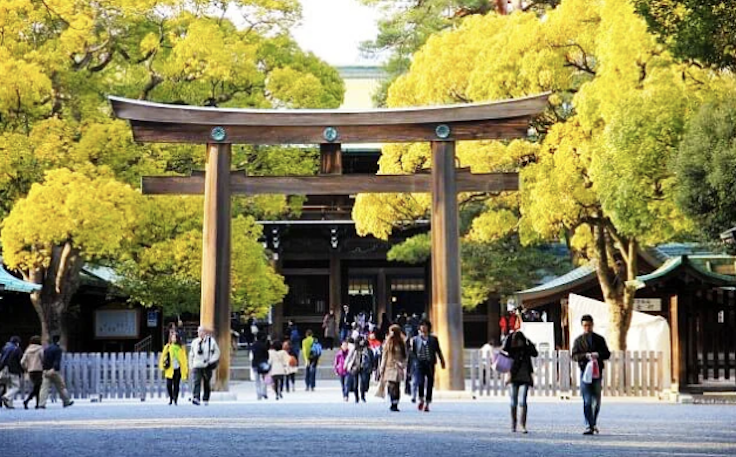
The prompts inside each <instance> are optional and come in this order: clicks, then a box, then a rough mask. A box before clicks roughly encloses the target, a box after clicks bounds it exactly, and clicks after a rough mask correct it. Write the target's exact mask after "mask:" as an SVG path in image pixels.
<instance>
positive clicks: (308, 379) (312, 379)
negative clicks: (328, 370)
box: [304, 362, 317, 389]
mask: <svg viewBox="0 0 736 457" xmlns="http://www.w3.org/2000/svg"><path fill="white" fill-rule="evenodd" d="M304 382H305V383H306V385H307V389H314V388H315V386H316V382H317V363H316V362H309V363H308V364H307V367H306V370H305V376H304Z"/></svg>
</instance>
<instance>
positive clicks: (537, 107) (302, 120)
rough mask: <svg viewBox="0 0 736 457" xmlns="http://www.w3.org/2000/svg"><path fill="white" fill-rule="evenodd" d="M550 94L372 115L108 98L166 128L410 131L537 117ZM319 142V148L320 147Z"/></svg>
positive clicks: (127, 113)
mask: <svg viewBox="0 0 736 457" xmlns="http://www.w3.org/2000/svg"><path fill="white" fill-rule="evenodd" d="M549 95H550V94H549V93H543V94H539V95H532V96H529V97H522V98H516V99H511V100H500V101H494V102H483V103H465V104H458V105H445V106H427V107H413V108H379V109H370V110H340V109H338V110H314V109H313V110H279V109H238V108H215V107H199V106H188V105H169V104H165V103H152V102H147V101H142V100H133V99H128V98H121V97H112V96H111V97H108V99H109V100H110V103H111V104H112V109H113V112H114V113H115V115H116V116H117V117H119V118H120V119H127V120H130V121H145V122H156V123H164V124H187V125H196V124H200V125H208V126H210V127H213V126H233V125H241V126H253V127H257V128H262V127H294V126H304V127H307V126H311V127H329V126H332V127H335V126H344V127H348V126H374V127H376V126H378V127H381V126H391V125H400V126H404V127H405V126H407V125H412V124H444V123H455V122H466V121H480V120H499V119H508V118H514V117H529V116H536V115H537V114H539V113H541V112H542V111H544V109H545V108H546V107H547V99H548V98H549ZM320 142H321V141H317V142H316V143H320Z"/></svg>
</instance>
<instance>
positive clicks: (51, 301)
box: [22, 242, 84, 349]
mask: <svg viewBox="0 0 736 457" xmlns="http://www.w3.org/2000/svg"><path fill="white" fill-rule="evenodd" d="M83 264H84V259H82V257H81V256H80V255H79V250H78V249H76V248H74V247H73V246H72V245H71V243H69V242H67V243H65V244H63V245H57V246H54V247H53V248H51V260H50V262H49V265H48V267H46V268H44V267H38V268H36V269H34V270H31V271H22V274H23V278H24V279H25V280H26V281H29V282H33V283H35V284H40V285H41V290H40V291H38V292H34V293H32V294H31V303H32V304H33V308H34V309H35V310H36V314H38V318H39V320H40V321H41V338H42V340H43V342H44V344H46V343H48V342H49V341H50V340H51V337H52V336H54V335H59V336H60V341H59V344H60V345H61V347H63V348H64V349H67V348H68V341H69V335H68V333H67V322H66V319H67V316H66V312H67V310H68V309H69V303H70V302H71V299H72V296H73V295H74V293H75V292H76V291H77V289H78V288H79V272H80V271H81V270H82V265H83Z"/></svg>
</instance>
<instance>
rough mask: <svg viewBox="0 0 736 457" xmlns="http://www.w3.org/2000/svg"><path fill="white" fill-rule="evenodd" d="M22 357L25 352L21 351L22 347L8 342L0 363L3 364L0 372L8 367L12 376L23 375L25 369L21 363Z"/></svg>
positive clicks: (0, 357) (0, 356)
mask: <svg viewBox="0 0 736 457" xmlns="http://www.w3.org/2000/svg"><path fill="white" fill-rule="evenodd" d="M22 357H23V351H21V350H20V347H18V346H17V345H16V344H15V343H11V342H10V341H8V342H7V343H5V347H4V348H3V351H2V355H0V361H2V363H1V364H0V365H2V366H0V370H2V369H3V368H5V367H8V372H10V374H14V375H21V374H23V367H22V366H21V363H20V360H21V358H22Z"/></svg>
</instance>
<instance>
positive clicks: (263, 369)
mask: <svg viewBox="0 0 736 457" xmlns="http://www.w3.org/2000/svg"><path fill="white" fill-rule="evenodd" d="M250 351H251V353H252V358H251V365H250V366H251V368H252V373H253V377H254V378H255V381H256V397H257V398H258V399H259V400H261V399H263V398H265V399H268V389H267V387H268V386H266V379H265V376H266V375H267V374H268V372H269V370H270V368H271V366H270V365H269V363H268V343H267V342H266V334H265V333H258V334H257V335H256V342H255V343H253V344H252V345H251V347H250Z"/></svg>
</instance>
